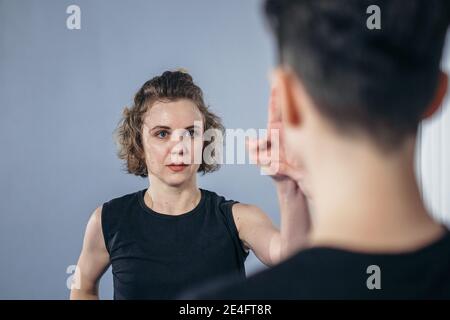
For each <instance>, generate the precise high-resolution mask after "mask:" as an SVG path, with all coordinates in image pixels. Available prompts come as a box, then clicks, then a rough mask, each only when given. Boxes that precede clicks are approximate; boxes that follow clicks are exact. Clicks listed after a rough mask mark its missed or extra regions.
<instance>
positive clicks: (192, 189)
mask: <svg viewBox="0 0 450 320" xmlns="http://www.w3.org/2000/svg"><path fill="white" fill-rule="evenodd" d="M149 180H150V186H149V188H148V189H147V191H146V193H145V197H144V201H145V203H146V205H147V206H148V207H149V208H151V209H152V210H153V211H156V212H159V213H164V214H168V215H180V214H183V213H186V212H189V211H191V210H192V209H194V208H195V207H196V206H197V204H198V203H199V202H200V198H201V192H200V189H199V188H198V187H197V182H196V180H195V179H192V180H191V181H189V182H186V183H184V184H181V185H178V186H170V185H167V184H165V183H163V182H162V181H160V180H159V179H157V178H155V177H152V178H149Z"/></svg>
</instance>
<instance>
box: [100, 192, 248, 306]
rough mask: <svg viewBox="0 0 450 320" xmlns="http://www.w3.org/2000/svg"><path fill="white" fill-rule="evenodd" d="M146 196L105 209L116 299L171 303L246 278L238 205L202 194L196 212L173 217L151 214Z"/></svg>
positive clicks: (121, 200) (129, 196) (116, 202)
mask: <svg viewBox="0 0 450 320" xmlns="http://www.w3.org/2000/svg"><path fill="white" fill-rule="evenodd" d="M145 191H146V189H144V190H140V191H138V192H135V193H132V194H127V195H125V196H123V197H120V198H115V199H113V200H111V201H108V202H106V203H104V204H103V209H102V230H103V235H104V239H105V244H106V248H107V250H108V252H109V255H110V261H111V265H112V273H113V283H114V299H170V298H174V297H176V296H177V295H178V294H179V293H180V292H181V291H183V290H185V289H186V288H189V287H195V286H200V285H201V284H202V283H205V282H209V281H212V280H214V279H216V278H218V277H222V276H226V275H235V276H237V277H238V278H240V279H244V278H245V270H244V260H245V258H246V257H247V255H248V253H247V252H245V251H244V249H243V247H242V243H241V241H240V239H239V237H238V232H237V229H236V226H235V224H234V220H233V215H232V211H231V208H232V205H233V204H234V203H236V201H231V200H226V199H225V198H224V197H221V196H218V195H217V194H216V193H214V192H210V191H207V190H203V189H201V199H200V202H199V204H198V205H197V206H196V207H195V208H194V209H193V210H191V211H189V212H187V213H184V214H182V215H177V216H172V215H165V214H161V213H158V212H155V211H153V210H151V209H150V208H148V207H147V206H146V204H145V202H144V193H145Z"/></svg>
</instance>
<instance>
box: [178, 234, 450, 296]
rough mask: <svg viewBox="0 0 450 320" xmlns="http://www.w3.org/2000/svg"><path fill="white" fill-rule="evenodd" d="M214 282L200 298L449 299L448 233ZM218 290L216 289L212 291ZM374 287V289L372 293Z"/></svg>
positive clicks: (317, 251) (319, 252)
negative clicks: (390, 250)
mask: <svg viewBox="0 0 450 320" xmlns="http://www.w3.org/2000/svg"><path fill="white" fill-rule="evenodd" d="M225 283H228V285H225V286H223V285H222V286H221V285H220V283H219V282H216V283H215V284H214V285H213V286H211V285H210V287H209V289H208V291H206V290H201V291H196V292H195V293H194V294H193V293H190V294H189V295H185V296H184V297H188V298H201V299H286V300H291V299H450V233H449V231H448V230H446V233H445V235H444V236H443V237H442V238H440V239H439V240H437V241H435V242H434V243H432V244H430V245H428V246H426V247H424V248H421V249H419V250H416V251H412V252H408V253H401V254H368V253H358V252H351V251H347V250H341V249H336V248H326V247H316V248H310V249H307V250H303V251H301V252H299V253H298V254H296V255H295V256H293V257H291V258H290V259H288V260H286V261H285V262H283V263H281V264H279V265H277V266H274V267H273V268H271V269H268V270H266V271H263V272H260V273H258V274H256V275H254V276H251V277H249V278H248V279H247V280H245V281H242V280H240V281H235V282H234V283H233V284H231V285H230V284H229V283H230V280H229V279H227V280H226V282H225V281H223V282H222V284H225ZM213 288H214V289H213ZM370 288H371V289H370Z"/></svg>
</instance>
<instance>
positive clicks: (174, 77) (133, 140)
mask: <svg viewBox="0 0 450 320" xmlns="http://www.w3.org/2000/svg"><path fill="white" fill-rule="evenodd" d="M178 99H189V100H191V101H192V102H194V103H195V105H196V106H197V108H198V109H199V111H200V112H201V114H202V115H203V118H204V128H203V129H204V131H206V130H208V129H218V130H220V131H221V132H222V133H224V131H225V129H224V127H223V125H222V122H221V119H220V118H219V117H218V116H216V115H215V114H214V113H212V112H211V111H209V107H208V106H206V104H205V102H204V100H203V92H202V90H201V89H200V88H199V87H198V86H197V85H196V84H195V83H194V82H193V79H192V77H191V76H190V75H189V73H187V72H186V71H185V70H178V71H165V72H164V73H163V74H162V75H160V76H156V77H154V78H152V79H150V80H149V81H147V82H145V83H144V85H143V86H142V87H141V88H140V89H139V91H138V92H137V93H136V95H135V96H134V104H133V106H132V107H131V108H128V107H125V108H124V110H123V114H122V118H121V120H120V121H119V124H118V126H117V128H116V130H115V131H114V135H115V141H116V144H117V147H118V150H117V156H118V157H119V158H120V159H121V160H123V161H124V162H125V171H127V172H128V173H131V174H134V175H136V176H141V177H147V176H148V171H147V165H146V163H145V155H144V147H143V144H142V124H143V117H144V114H145V113H146V112H147V111H148V110H149V108H150V107H151V106H152V105H153V104H154V103H155V102H157V101H176V100H178ZM211 143H214V140H213V141H204V143H203V150H204V149H205V148H206V147H207V146H208V145H209V144H211ZM218 169H219V164H218V163H213V164H206V163H205V162H204V161H203V157H202V164H201V165H200V167H199V168H198V172H202V173H203V174H205V173H208V172H213V171H216V170H218Z"/></svg>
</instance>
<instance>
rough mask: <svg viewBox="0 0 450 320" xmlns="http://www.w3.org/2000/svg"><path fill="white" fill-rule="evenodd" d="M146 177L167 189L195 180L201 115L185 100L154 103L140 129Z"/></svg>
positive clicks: (201, 142) (198, 156)
mask: <svg viewBox="0 0 450 320" xmlns="http://www.w3.org/2000/svg"><path fill="white" fill-rule="evenodd" d="M142 137H143V146H144V153H145V162H146V164H147V171H148V174H149V176H151V177H155V178H157V179H158V180H160V181H161V182H163V183H165V184H167V185H170V186H179V185H182V184H183V183H186V182H188V181H189V180H191V179H194V178H195V175H196V173H197V170H198V168H199V167H200V164H201V162H202V149H203V116H202V114H201V112H200V111H199V110H198V108H197V106H196V105H195V104H194V102H192V101H191V100H188V99H180V100H176V101H169V102H155V103H154V104H153V105H152V106H151V107H150V109H149V110H148V111H147V112H146V113H145V115H144V119H143V126H142Z"/></svg>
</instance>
